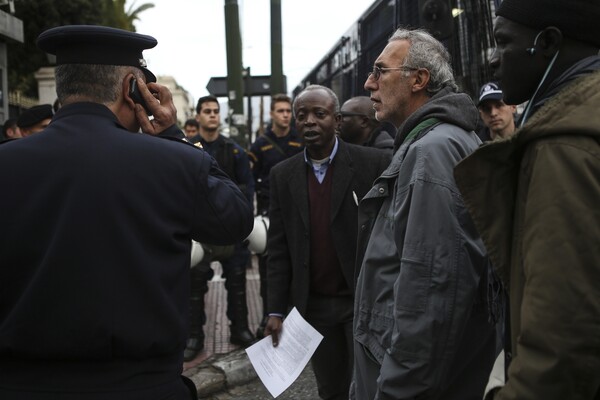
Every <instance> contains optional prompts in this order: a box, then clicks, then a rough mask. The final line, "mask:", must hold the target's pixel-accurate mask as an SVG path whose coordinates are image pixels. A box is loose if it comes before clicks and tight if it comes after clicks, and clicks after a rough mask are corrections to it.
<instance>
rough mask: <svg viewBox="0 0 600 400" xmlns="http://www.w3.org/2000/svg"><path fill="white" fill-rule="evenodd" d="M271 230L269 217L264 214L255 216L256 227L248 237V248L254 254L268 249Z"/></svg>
mask: <svg viewBox="0 0 600 400" xmlns="http://www.w3.org/2000/svg"><path fill="white" fill-rule="evenodd" d="M268 230H269V218H268V217H266V216H264V215H258V216H256V217H254V228H252V232H250V235H248V237H247V238H246V240H245V242H246V243H248V249H249V250H250V251H251V252H253V253H254V254H263V253H265V252H266V251H267V231H268Z"/></svg>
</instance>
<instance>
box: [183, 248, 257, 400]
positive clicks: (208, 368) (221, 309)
mask: <svg viewBox="0 0 600 400" xmlns="http://www.w3.org/2000/svg"><path fill="white" fill-rule="evenodd" d="M251 259H252V268H249V269H248V270H247V271H246V298H247V303H248V325H249V328H250V331H251V332H252V333H253V334H254V333H255V332H256V329H257V328H258V324H259V323H260V320H261V318H262V299H261V297H260V277H259V273H258V259H257V257H256V256H255V255H252V258H251ZM211 266H212V267H213V269H214V271H215V275H214V277H213V279H212V280H211V281H210V282H209V283H208V293H207V294H206V300H205V311H206V325H204V334H205V336H206V338H205V340H204V350H203V351H202V352H200V354H198V356H197V357H196V358H195V359H194V360H192V361H190V362H186V363H184V364H183V375H185V376H187V377H188V378H190V379H191V380H192V381H193V382H194V384H195V385H196V389H197V391H198V397H199V398H203V397H207V396H210V395H211V394H213V393H216V392H219V391H222V390H224V389H225V388H227V387H230V388H231V387H234V386H238V385H243V384H245V383H248V382H250V381H252V380H254V379H256V378H257V375H256V372H255V371H254V368H253V367H252V364H251V363H250V360H249V359H248V356H247V355H246V352H245V351H244V349H243V348H241V347H240V346H237V345H234V344H231V343H229V320H228V319H227V316H226V315H225V311H226V309H227V291H226V289H225V281H224V280H223V278H222V277H221V264H219V263H218V262H214V263H212V265H211Z"/></svg>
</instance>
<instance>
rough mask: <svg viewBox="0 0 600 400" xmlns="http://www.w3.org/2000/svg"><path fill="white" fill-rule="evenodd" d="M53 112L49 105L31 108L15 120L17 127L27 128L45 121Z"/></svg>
mask: <svg viewBox="0 0 600 400" xmlns="http://www.w3.org/2000/svg"><path fill="white" fill-rule="evenodd" d="M53 115H54V112H53V110H52V106H51V105H50V104H40V105H39V106H33V107H31V108H28V109H27V110H25V111H23V113H22V114H21V115H19V118H18V119H17V126H18V127H19V128H27V127H29V126H33V125H35V124H37V123H38V122H42V121H43V120H45V119H48V118H52V116H53Z"/></svg>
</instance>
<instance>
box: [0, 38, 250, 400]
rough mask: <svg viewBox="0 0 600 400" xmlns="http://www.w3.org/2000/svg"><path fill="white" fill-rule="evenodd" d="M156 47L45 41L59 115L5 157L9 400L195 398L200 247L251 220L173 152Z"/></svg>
mask: <svg viewBox="0 0 600 400" xmlns="http://www.w3.org/2000/svg"><path fill="white" fill-rule="evenodd" d="M156 44H157V42H156V40H155V39H154V38H153V37H150V36H146V35H140V34H136V33H131V32H126V31H122V30H119V29H112V28H106V27H99V26H64V27H57V28H53V29H50V30H48V31H45V32H44V33H42V34H41V35H40V37H39V38H38V46H39V47H40V48H41V49H42V50H44V51H46V52H48V53H51V54H55V55H56V57H57V64H58V66H57V68H56V83H57V93H58V98H59V100H60V102H61V104H62V108H60V110H58V112H57V113H56V114H55V116H54V117H53V119H52V121H51V123H50V125H49V126H48V127H47V128H46V129H45V130H43V131H42V132H40V133H37V134H35V135H32V136H30V137H27V138H24V139H19V140H13V141H9V142H6V143H4V144H2V145H0V169H2V170H8V169H9V168H10V170H11V173H10V174H2V175H1V176H0V187H2V188H10V190H7V191H5V192H4V193H3V195H2V196H0V210H4V211H3V212H1V213H0V399H3V400H14V399H19V400H23V399H25V400H29V399H36V400H45V399H56V398H59V397H60V398H65V399H67V398H69V399H78V400H79V399H81V400H92V399H93V400H104V399H107V400H108V399H110V400H136V399H138V400H140V399H144V400H153V399H166V398H169V399H175V400H181V399H190V398H194V397H195V394H196V393H195V388H193V384H192V386H191V387H190V386H187V385H186V383H185V382H184V380H183V379H182V378H181V370H182V364H183V350H184V347H185V341H186V338H187V335H188V317H189V315H188V305H189V304H188V301H189V297H188V295H189V284H190V282H189V267H190V249H191V240H192V239H194V240H196V241H199V242H205V243H213V244H219V245H226V244H231V243H235V242H239V241H240V240H242V239H243V238H245V237H246V236H247V235H248V234H249V232H250V231H251V229H252V224H253V213H252V209H251V207H250V206H249V205H248V201H247V199H246V198H245V196H244V195H243V194H242V192H241V191H240V190H239V189H238V187H237V185H235V184H234V183H233V182H232V181H231V180H230V179H229V178H228V177H227V176H226V175H225V174H224V173H223V172H222V171H221V170H220V169H219V168H218V167H217V164H216V162H215V160H214V159H213V158H212V157H210V155H208V154H207V153H206V152H205V151H203V150H201V149H199V148H196V147H195V146H193V145H191V144H188V143H185V142H183V141H182V140H181V139H179V138H183V133H182V132H181V131H180V130H179V129H177V128H176V126H175V123H176V109H175V106H174V105H173V101H172V97H171V94H170V92H169V90H168V89H167V88H166V87H164V86H161V85H158V84H156V83H154V82H155V80H156V78H155V76H154V75H153V74H152V73H151V72H150V71H149V70H147V69H146V68H145V62H144V60H143V57H142V51H143V50H144V49H149V48H152V47H154V46H155V45H156ZM151 92H152V93H151ZM141 101H143V102H144V103H145V106H146V107H147V111H146V110H145V109H144V108H143V107H142V106H141V105H140V104H138V102H141ZM149 113H152V114H153V116H154V117H153V119H149V118H148V114H149ZM140 128H141V131H142V132H143V133H141V132H139V130H140ZM168 136H170V137H171V140H166V139H165V138H164V137H168ZM17 164H18V165H19V168H16V169H15V168H12V166H14V165H17ZM188 383H190V382H189V380H188Z"/></svg>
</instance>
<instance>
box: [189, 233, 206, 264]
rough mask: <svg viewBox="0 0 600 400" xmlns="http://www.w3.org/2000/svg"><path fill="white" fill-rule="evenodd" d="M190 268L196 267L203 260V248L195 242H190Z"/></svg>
mask: <svg viewBox="0 0 600 400" xmlns="http://www.w3.org/2000/svg"><path fill="white" fill-rule="evenodd" d="M190 258H191V262H190V268H191V267H194V266H195V265H197V264H198V263H199V262H200V261H202V259H203V258H204V247H202V245H201V244H200V243H198V242H196V241H195V240H192V252H191V254H190Z"/></svg>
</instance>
